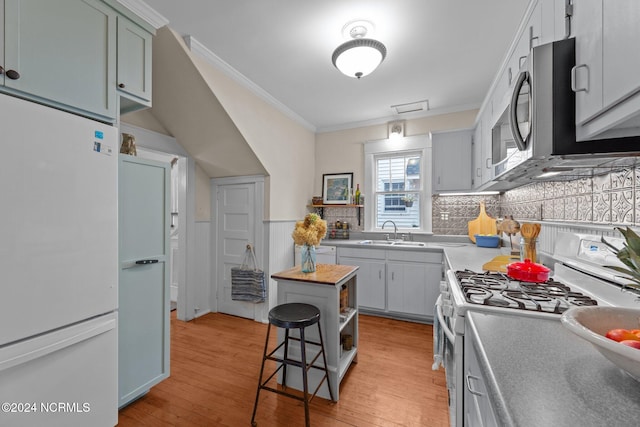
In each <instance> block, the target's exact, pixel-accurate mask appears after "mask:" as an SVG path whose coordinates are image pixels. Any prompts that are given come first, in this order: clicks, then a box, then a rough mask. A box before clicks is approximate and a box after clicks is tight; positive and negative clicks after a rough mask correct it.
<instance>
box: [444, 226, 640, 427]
mask: <svg viewBox="0 0 640 427" xmlns="http://www.w3.org/2000/svg"><path fill="white" fill-rule="evenodd" d="M607 241H609V242H611V243H613V244H614V246H616V247H618V248H620V247H622V246H623V241H622V239H614V238H607ZM552 258H553V259H554V260H555V263H554V264H553V266H552V270H553V272H552V274H551V275H550V276H551V278H550V279H549V280H547V281H546V282H543V283H531V282H522V281H518V280H514V279H512V278H510V277H508V276H507V275H506V274H503V273H494V272H482V271H469V270H459V271H454V270H449V271H447V280H446V281H444V282H442V283H441V285H440V297H439V298H438V301H437V302H436V315H437V328H436V327H435V326H434V349H439V352H437V353H436V351H435V350H434V366H435V367H437V366H438V364H439V363H442V365H444V367H445V371H446V379H447V389H448V391H449V410H450V419H451V422H452V425H453V426H462V425H464V422H463V421H464V416H463V411H464V404H460V403H458V402H463V398H464V396H465V391H464V390H465V389H467V387H469V385H468V384H469V381H470V378H471V377H469V376H466V375H465V373H468V372H469V371H468V370H467V368H466V367H465V364H468V363H471V362H468V361H467V362H465V360H466V357H467V356H466V355H467V354H471V353H468V352H467V350H465V348H466V346H467V345H468V344H465V332H467V326H466V319H465V317H466V313H467V312H468V311H474V312H484V313H492V314H500V315H502V314H504V315H513V316H527V317H535V318H544V319H548V320H556V321H558V323H559V322H560V318H561V315H562V313H563V312H565V311H566V310H568V309H570V308H571V307H574V306H585V305H600V306H617V307H636V308H640V294H638V293H637V292H635V291H634V290H631V289H629V288H628V287H627V286H626V285H628V283H629V282H628V280H627V279H624V278H623V277H620V275H618V274H617V273H616V272H614V271H613V270H611V269H607V268H605V267H604V266H605V265H622V264H621V263H620V261H619V260H618V259H617V258H616V256H615V254H613V253H612V252H611V251H610V250H609V248H608V247H607V246H606V245H605V244H603V243H602V242H601V241H600V237H599V236H591V235H583V234H572V233H558V235H557V237H556V245H555V247H554V252H553V254H552ZM549 267H551V265H549ZM438 329H439V330H441V333H440V332H438V333H436V332H435V331H436V330H438ZM436 337H438V338H436ZM439 343H440V344H441V345H438V344H439ZM465 380H466V382H465ZM468 390H469V391H470V390H471V389H470V388H469V389H468Z"/></svg>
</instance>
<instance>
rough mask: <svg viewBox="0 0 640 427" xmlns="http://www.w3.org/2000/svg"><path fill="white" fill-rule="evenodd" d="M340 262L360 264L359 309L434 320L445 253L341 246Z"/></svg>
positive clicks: (339, 252)
mask: <svg viewBox="0 0 640 427" xmlns="http://www.w3.org/2000/svg"><path fill="white" fill-rule="evenodd" d="M338 264H343V265H357V266H359V267H360V270H358V308H359V309H361V310H364V311H365V312H368V313H372V314H384V315H387V316H392V317H399V318H411V319H417V320H425V321H432V320H433V316H434V306H435V302H436V299H437V298H438V295H439V293H440V288H439V283H440V280H441V278H442V272H443V270H442V253H441V252H427V251H403V250H400V249H387V250H385V249H382V248H379V249H369V248H365V249H360V248H343V247H340V248H338Z"/></svg>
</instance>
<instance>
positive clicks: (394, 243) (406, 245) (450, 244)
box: [358, 240, 466, 248]
mask: <svg viewBox="0 0 640 427" xmlns="http://www.w3.org/2000/svg"><path fill="white" fill-rule="evenodd" d="M358 244H360V245H370V246H395V247H400V248H433V247H436V248H437V247H445V246H446V247H452V248H457V247H461V246H466V245H465V244H464V243H455V242H412V241H407V240H361V241H359V242H358Z"/></svg>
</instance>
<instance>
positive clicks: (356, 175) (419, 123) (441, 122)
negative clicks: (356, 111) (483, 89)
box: [312, 110, 478, 196]
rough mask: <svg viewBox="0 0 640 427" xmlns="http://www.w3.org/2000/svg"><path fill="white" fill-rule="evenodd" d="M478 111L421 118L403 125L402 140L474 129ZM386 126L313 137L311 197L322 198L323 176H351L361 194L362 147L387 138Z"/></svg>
mask: <svg viewBox="0 0 640 427" xmlns="http://www.w3.org/2000/svg"><path fill="white" fill-rule="evenodd" d="M477 114H478V110H469V111H462V112H459V113H449V114H441V115H437V116H429V117H422V118H419V119H412V120H407V121H406V122H405V136H413V135H426V134H428V133H429V132H434V131H440V130H451V129H463V128H470V127H473V125H474V122H475V118H476V115H477ZM388 136H389V135H388V130H387V124H386V123H383V124H379V125H372V126H367V127H361V128H354V129H347V130H341V131H335V132H326V133H320V134H317V135H316V146H315V159H316V161H315V171H316V172H315V176H314V183H313V194H312V196H320V195H321V194H322V175H323V174H325V173H340V172H353V184H354V185H355V184H360V190H361V191H364V185H365V183H364V149H363V144H364V143H365V142H367V141H374V140H379V139H385V138H388Z"/></svg>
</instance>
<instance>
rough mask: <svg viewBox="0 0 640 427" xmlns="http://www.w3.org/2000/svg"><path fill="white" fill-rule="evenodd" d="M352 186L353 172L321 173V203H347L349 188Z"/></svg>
mask: <svg viewBox="0 0 640 427" xmlns="http://www.w3.org/2000/svg"><path fill="white" fill-rule="evenodd" d="M351 188H353V173H350V172H348V173H325V174H323V175H322V203H323V204H325V205H346V204H349V190H350V189H351Z"/></svg>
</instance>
